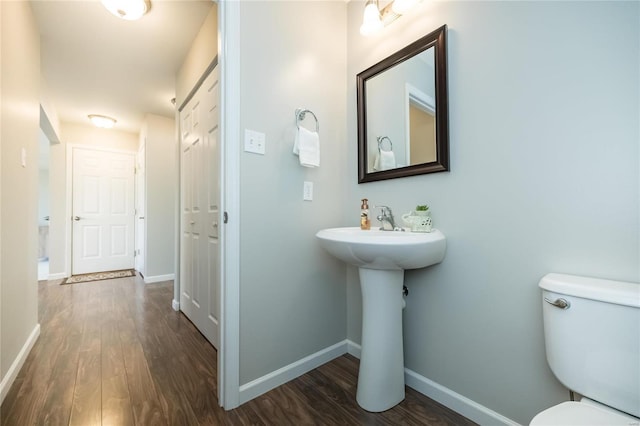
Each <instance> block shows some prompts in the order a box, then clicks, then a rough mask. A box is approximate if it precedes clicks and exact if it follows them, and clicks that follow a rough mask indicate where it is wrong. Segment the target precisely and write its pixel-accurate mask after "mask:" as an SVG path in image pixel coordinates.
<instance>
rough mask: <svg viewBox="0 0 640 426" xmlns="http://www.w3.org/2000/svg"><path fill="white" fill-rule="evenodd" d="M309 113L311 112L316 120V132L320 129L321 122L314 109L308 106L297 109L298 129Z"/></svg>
mask: <svg viewBox="0 0 640 426" xmlns="http://www.w3.org/2000/svg"><path fill="white" fill-rule="evenodd" d="M307 113H309V114H311V115H312V116H313V118H314V119H315V120H316V133H318V132H319V131H320V123H319V122H318V117H316V115H315V114H314V113H313V111H311V110H309V109H306V108H298V109H296V127H297V128H298V129H299V128H300V122H301V121H303V120H304V119H305V118H306V116H307Z"/></svg>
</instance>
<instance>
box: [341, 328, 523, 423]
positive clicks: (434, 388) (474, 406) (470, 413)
mask: <svg viewBox="0 0 640 426" xmlns="http://www.w3.org/2000/svg"><path fill="white" fill-rule="evenodd" d="M346 342H347V352H348V353H349V354H350V355H353V356H354V357H356V358H360V353H361V352H362V346H360V345H359V344H357V343H355V342H352V341H351V340H347V341H346ZM404 382H405V384H406V385H407V386H409V387H410V388H412V389H414V390H416V391H418V392H420V393H421V394H423V395H426V396H428V397H429V398H431V399H433V400H434V401H437V402H439V403H440V404H442V405H444V406H445V407H447V408H450V409H451V410H453V411H455V412H456V413H459V414H461V415H463V416H465V417H466V418H468V419H470V420H472V421H474V422H476V423H478V424H480V425H496V426H498V425H504V426H519V423H517V422H514V421H513V420H511V419H508V418H507V417H504V416H503V415H502V414H499V413H496V412H495V411H493V410H490V409H489V408H487V407H485V406H483V405H480V404H478V403H477V402H475V401H472V400H470V399H469V398H467V397H465V396H462V395H460V394H459V393H457V392H454V391H452V390H451V389H448V388H445V387H444V386H442V385H439V384H438V383H436V382H434V381H432V380H429V379H427V378H426V377H424V376H421V375H420V374H418V373H416V372H415V371H412V370H409V369H408V368H405V369H404Z"/></svg>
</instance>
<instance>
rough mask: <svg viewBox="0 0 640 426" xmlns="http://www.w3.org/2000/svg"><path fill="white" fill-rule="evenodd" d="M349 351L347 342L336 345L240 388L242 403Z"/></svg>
mask: <svg viewBox="0 0 640 426" xmlns="http://www.w3.org/2000/svg"><path fill="white" fill-rule="evenodd" d="M346 351H347V341H346V340H343V341H342V342H339V343H336V344H335V345H333V346H329V347H328V348H325V349H322V350H321V351H318V352H316V353H314V354H311V355H309V356H307V357H304V358H302V359H300V360H298V361H296V362H294V363H291V364H289V365H286V366H284V367H282V368H280V369H278V370H276V371H273V372H271V373H269V374H267V375H265V376H262V377H260V378H258V379H256V380H253V381H251V382H249V383H247V384H244V385H242V386H240V403H242V404H244V403H245V402H247V401H250V400H252V399H253V398H255V397H258V396H260V395H262V394H264V393H266V392H268V391H270V390H271V389H275V388H277V387H278V386H280V385H283V384H285V383H287V382H288V381H290V380H293V379H295V378H296V377H299V376H301V375H303V374H305V373H308V372H309V371H311V370H313V369H315V368H318V367H320V366H321V365H322V364H326V363H327V362H329V361H331V360H333V359H335V358H337V357H339V356H342V355H344V354H345V353H346Z"/></svg>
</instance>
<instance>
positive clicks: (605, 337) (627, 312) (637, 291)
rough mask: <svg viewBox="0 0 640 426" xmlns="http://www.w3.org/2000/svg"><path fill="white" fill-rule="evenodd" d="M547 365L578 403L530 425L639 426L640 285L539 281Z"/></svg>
mask: <svg viewBox="0 0 640 426" xmlns="http://www.w3.org/2000/svg"><path fill="white" fill-rule="evenodd" d="M539 285H540V287H541V288H542V305H543V308H542V309H543V312H542V315H543V321H544V337H545V346H546V351H547V361H548V363H549V366H550V367H551V370H552V371H553V374H555V376H556V377H557V378H558V380H560V382H561V383H562V384H563V385H565V386H566V387H567V388H569V389H570V390H572V391H574V392H576V393H578V394H580V395H582V396H583V398H582V399H581V400H580V402H563V403H561V404H559V405H556V406H554V407H551V408H548V409H546V410H544V411H543V412H541V413H539V414H538V415H536V416H535V417H534V418H533V420H531V423H530V424H531V425H533V426H541V425H558V426H560V425H561V426H570V425H576V426H577V425H607V426H613V425H624V426H630V425H640V284H636V283H626V282H619V281H609V280H601V279H596V278H585V277H577V276H573V275H562V274H548V275H546V276H545V277H544V278H542V280H540V284H539Z"/></svg>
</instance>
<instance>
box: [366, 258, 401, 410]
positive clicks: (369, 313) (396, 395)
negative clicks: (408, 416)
mask: <svg viewBox="0 0 640 426" xmlns="http://www.w3.org/2000/svg"><path fill="white" fill-rule="evenodd" d="M359 273H360V288H361V289H362V352H361V355H360V371H359V372H358V390H357V393H356V400H357V401H358V404H359V405H360V406H361V407H362V408H364V409H365V410H367V411H372V412H380V411H385V410H388V409H389V408H391V407H393V406H395V405H397V404H399V403H400V402H401V401H402V400H403V399H404V350H403V346H402V305H403V304H402V302H403V299H402V286H403V284H404V271H403V270H395V271H392V270H379V269H366V268H359Z"/></svg>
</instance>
